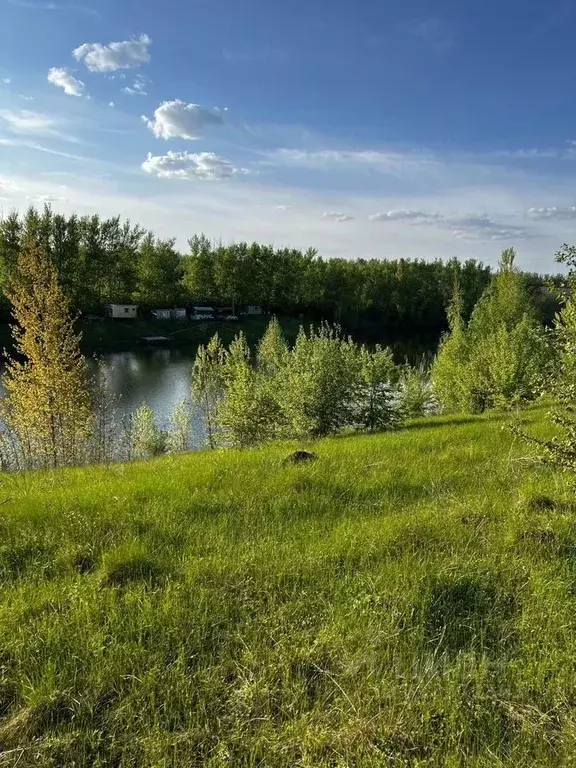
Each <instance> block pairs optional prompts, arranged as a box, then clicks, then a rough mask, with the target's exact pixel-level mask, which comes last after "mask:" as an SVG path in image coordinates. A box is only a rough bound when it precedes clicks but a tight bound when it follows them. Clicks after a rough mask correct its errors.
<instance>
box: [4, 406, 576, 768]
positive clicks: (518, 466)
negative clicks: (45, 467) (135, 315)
mask: <svg viewBox="0 0 576 768" xmlns="http://www.w3.org/2000/svg"><path fill="white" fill-rule="evenodd" d="M506 418H507V417H501V416H499V415H498V414H495V415H491V416H484V417H469V418H449V417H443V418H430V419H426V420H422V421H420V422H418V423H417V424H416V425H414V424H410V425H409V426H408V428H407V429H405V430H403V431H402V432H398V433H388V434H384V435H373V436H353V437H340V438H332V439H330V440H325V441H320V442H318V443H316V444H314V451H315V452H316V453H317V455H318V460H317V461H315V462H310V463H307V464H305V465H296V466H294V465H286V464H284V463H283V458H284V457H285V456H286V455H287V453H289V451H290V450H291V449H292V447H293V446H291V445H288V444H271V445H267V446H266V447H265V448H260V449H255V450H251V451H226V452H207V453H198V454H189V455H183V456H167V457H164V458H162V459H158V460H155V461H151V462H146V463H134V464H130V465H122V464H119V465H112V466H109V467H93V468H89V469H68V470H61V471H57V472H53V473H29V474H23V475H12V476H9V477H8V478H7V479H6V481H5V483H4V484H3V485H2V487H1V493H2V497H1V498H0V502H3V503H2V504H1V506H0V528H1V532H2V537H1V539H0V628H1V632H0V765H6V766H18V768H27V767H28V766H34V767H35V768H44V767H48V766H117V767H118V768H126V767H127V766H138V767H144V766H149V767H150V768H152V767H154V768H167V767H168V766H209V767H210V768H215V767H218V768H220V767H221V766H222V767H224V766H230V767H232V766H233V767H234V768H238V767H239V766H267V767H268V766H274V767H276V766H278V767H283V766H286V767H287V768H288V767H289V766H290V767H291V768H292V767H293V766H302V767H303V768H304V767H306V768H308V767H310V768H312V766H313V767H314V768H316V767H317V766H326V768H327V767H328V766H338V767H342V768H344V767H345V766H346V767H347V766H374V767H376V766H378V768H380V766H462V765H466V766H478V767H479V766H493V765H515V766H524V765H526V766H528V765H529V766H549V765H550V766H552V765H571V764H573V762H574V754H576V753H575V747H576V714H575V710H574V691H575V690H576V663H575V658H576V654H575V650H576V644H575V643H576V632H575V630H576V618H575V611H574V606H575V602H574V601H575V597H574V595H575V590H574V584H575V577H576V573H575V569H574V562H576V561H575V557H574V556H575V554H576V523H575V521H574V511H575V510H576V505H575V504H574V502H573V500H572V499H573V496H572V495H571V492H570V490H569V488H568V487H567V486H565V485H564V484H563V483H564V481H563V480H562V479H561V478H558V477H557V476H556V475H554V474H552V473H550V472H549V471H548V470H542V471H541V473H538V474H535V473H534V470H533V469H532V468H530V471H529V472H528V471H527V465H526V462H525V461H523V460H522V451H523V450H524V448H523V447H522V446H521V445H520V444H515V443H513V437H512V436H511V434H510V432H509V431H508V430H506V429H503V428H502V427H503V425H505V420H506ZM525 418H526V419H527V420H528V421H529V422H530V425H529V426H530V428H531V429H532V430H533V431H535V432H537V433H538V432H540V433H542V431H543V429H544V427H543V426H542V420H541V413H540V411H537V410H532V411H528V412H526V414H525Z"/></svg>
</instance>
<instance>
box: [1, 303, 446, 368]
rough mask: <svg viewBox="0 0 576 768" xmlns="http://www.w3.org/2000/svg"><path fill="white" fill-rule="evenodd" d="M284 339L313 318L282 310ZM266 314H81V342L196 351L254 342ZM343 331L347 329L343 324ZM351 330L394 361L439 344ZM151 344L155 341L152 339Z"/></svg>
mask: <svg viewBox="0 0 576 768" xmlns="http://www.w3.org/2000/svg"><path fill="white" fill-rule="evenodd" d="M278 320H279V322H280V325H281V327H282V330H283V332H284V335H285V337H286V339H287V341H288V342H289V343H290V344H291V343H292V342H293V341H294V340H295V339H296V336H297V334H298V330H299V329H300V326H301V325H304V326H305V327H308V326H309V325H310V323H312V322H313V321H311V320H308V319H306V318H295V317H286V316H280V317H279V318H278ZM269 321H270V317H269V316H266V315H261V316H244V317H241V318H240V320H238V321H237V322H226V321H218V320H214V321H205V322H201V321H184V322H181V321H174V320H143V319H138V320H133V321H122V320H111V319H108V318H106V319H104V320H102V321H97V322H86V321H83V320H79V321H78V324H77V329H78V331H79V332H80V333H81V334H82V342H81V348H82V352H83V353H84V354H86V355H95V354H96V355H97V354H100V353H103V354H104V353H107V352H132V351H134V350H137V349H140V348H141V347H142V346H147V342H146V341H145V339H146V337H157V336H162V337H165V341H162V342H160V346H165V347H168V348H172V349H187V350H190V351H191V353H194V352H195V350H196V348H197V347H198V346H199V345H200V344H207V343H208V341H209V340H210V338H211V337H212V336H213V335H214V334H215V333H218V334H219V335H220V338H221V339H222V340H223V341H224V343H225V344H229V343H230V342H231V341H232V340H233V338H234V336H235V335H236V334H237V333H238V331H240V330H241V331H243V332H244V334H245V335H246V338H247V340H248V343H249V344H250V346H252V347H254V346H256V345H257V344H258V341H259V340H260V339H261V338H262V336H263V335H264V331H265V330H266V326H267V325H268V323H269ZM343 330H344V332H347V330H346V329H343ZM351 335H352V336H353V338H354V339H355V341H358V342H365V343H368V344H376V343H380V344H383V345H384V346H390V347H391V348H392V350H393V352H394V355H395V358H396V360H397V362H399V363H401V362H404V360H405V359H406V358H408V359H410V360H411V361H412V362H417V361H418V360H419V358H420V357H421V356H422V355H427V356H430V355H431V354H432V353H433V352H434V350H435V348H436V345H437V342H438V340H437V339H435V338H429V339H426V338H423V339H402V338H394V337H391V336H390V334H389V333H387V331H386V329H385V328H380V327H379V326H367V327H365V328H362V329H361V330H357V331H352V332H351ZM152 346H154V344H152ZM11 348H12V337H11V333H10V325H9V324H8V323H0V354H1V352H2V351H3V350H8V351H9V350H10V349H11Z"/></svg>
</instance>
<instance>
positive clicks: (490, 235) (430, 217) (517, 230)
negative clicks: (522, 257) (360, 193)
mask: <svg viewBox="0 0 576 768" xmlns="http://www.w3.org/2000/svg"><path fill="white" fill-rule="evenodd" d="M368 219H369V220H370V221H384V222H391V223H395V224H410V225H423V224H426V225H436V226H437V227H439V228H441V229H448V230H450V232H451V233H452V234H453V235H454V236H455V237H457V238H458V239H460V240H483V241H494V240H513V239H524V238H526V237H529V236H530V233H529V232H528V231H527V230H526V229H525V228H523V227H519V226H515V225H509V224H502V223H500V222H497V221H493V220H492V219H491V218H490V217H489V216H487V215H485V214H481V215H475V214H471V215H466V216H454V215H446V214H441V213H423V212H422V211H413V210H392V211H388V212H387V213H374V214H372V215H371V216H368Z"/></svg>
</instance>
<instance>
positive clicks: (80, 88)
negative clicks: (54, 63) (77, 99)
mask: <svg viewBox="0 0 576 768" xmlns="http://www.w3.org/2000/svg"><path fill="white" fill-rule="evenodd" d="M48 82H49V83H52V85H55V86H56V87H57V88H63V89H64V93H65V94H66V95H67V96H82V94H83V93H84V90H85V88H86V86H85V85H84V83H83V82H82V80H78V79H77V78H76V77H73V76H72V75H71V74H70V73H69V72H67V71H66V70H65V69H59V68H58V67H52V68H51V69H50V70H49V71H48Z"/></svg>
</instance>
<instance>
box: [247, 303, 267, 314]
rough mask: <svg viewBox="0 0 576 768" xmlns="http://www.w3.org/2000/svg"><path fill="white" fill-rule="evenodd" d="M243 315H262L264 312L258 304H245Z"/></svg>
mask: <svg viewBox="0 0 576 768" xmlns="http://www.w3.org/2000/svg"><path fill="white" fill-rule="evenodd" d="M242 314H243V315H263V314H264V310H263V309H262V307H261V306H260V305H259V304H247V305H246V307H244V312H242Z"/></svg>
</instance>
